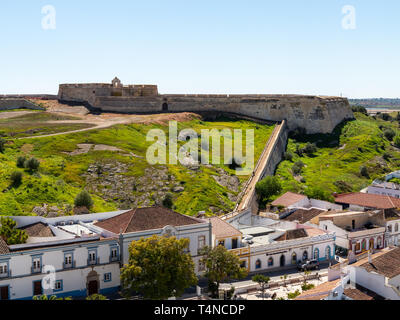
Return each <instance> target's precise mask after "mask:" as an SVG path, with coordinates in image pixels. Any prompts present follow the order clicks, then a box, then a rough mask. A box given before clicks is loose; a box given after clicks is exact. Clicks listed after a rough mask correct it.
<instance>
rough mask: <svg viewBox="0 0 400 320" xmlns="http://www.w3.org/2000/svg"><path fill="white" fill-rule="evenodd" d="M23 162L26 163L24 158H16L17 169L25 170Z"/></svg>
mask: <svg viewBox="0 0 400 320" xmlns="http://www.w3.org/2000/svg"><path fill="white" fill-rule="evenodd" d="M25 161H26V157H25V156H19V157H18V158H17V167H18V168H25Z"/></svg>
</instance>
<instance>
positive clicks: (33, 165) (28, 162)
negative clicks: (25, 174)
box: [24, 158, 40, 172]
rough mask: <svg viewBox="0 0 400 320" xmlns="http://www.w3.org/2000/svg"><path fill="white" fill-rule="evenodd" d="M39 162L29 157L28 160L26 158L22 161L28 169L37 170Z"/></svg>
mask: <svg viewBox="0 0 400 320" xmlns="http://www.w3.org/2000/svg"><path fill="white" fill-rule="evenodd" d="M39 166H40V162H39V160H38V159H36V158H30V159H29V160H26V161H25V163H24V167H25V168H26V169H28V170H29V171H31V172H33V171H37V169H39Z"/></svg>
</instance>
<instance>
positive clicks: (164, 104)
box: [162, 102, 168, 111]
mask: <svg viewBox="0 0 400 320" xmlns="http://www.w3.org/2000/svg"><path fill="white" fill-rule="evenodd" d="M162 111H168V103H166V102H165V103H163V105H162Z"/></svg>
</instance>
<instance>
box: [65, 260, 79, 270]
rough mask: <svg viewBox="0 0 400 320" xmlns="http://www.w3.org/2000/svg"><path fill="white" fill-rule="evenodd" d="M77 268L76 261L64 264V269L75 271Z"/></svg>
mask: <svg viewBox="0 0 400 320" xmlns="http://www.w3.org/2000/svg"><path fill="white" fill-rule="evenodd" d="M75 266H76V263H75V260H74V261H72V262H71V263H65V262H64V263H63V269H73V268H75Z"/></svg>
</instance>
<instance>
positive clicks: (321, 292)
mask: <svg viewBox="0 0 400 320" xmlns="http://www.w3.org/2000/svg"><path fill="white" fill-rule="evenodd" d="M340 281H341V280H340V279H337V280H334V281H328V282H325V283H322V284H320V285H319V286H316V287H315V288H312V289H310V290H307V291H305V292H303V293H302V294H301V295H299V296H297V297H296V299H295V300H322V299H325V298H326V297H328V296H329V294H330V292H331V291H332V290H333V289H335V288H336V287H337V286H338V285H339V284H340Z"/></svg>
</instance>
